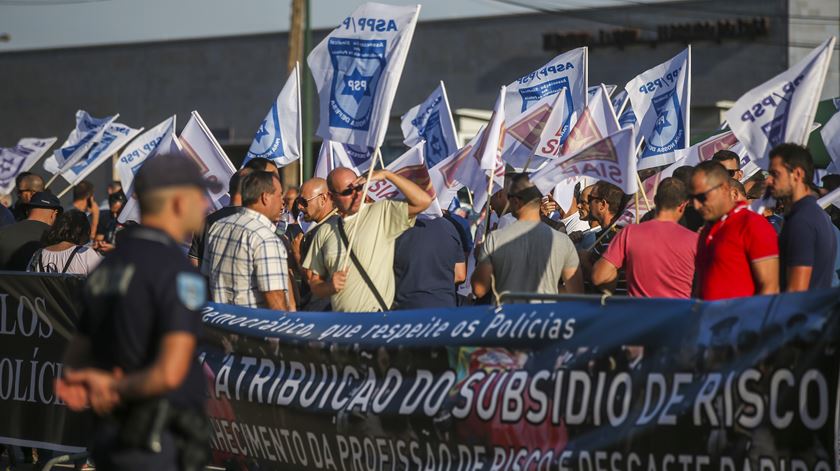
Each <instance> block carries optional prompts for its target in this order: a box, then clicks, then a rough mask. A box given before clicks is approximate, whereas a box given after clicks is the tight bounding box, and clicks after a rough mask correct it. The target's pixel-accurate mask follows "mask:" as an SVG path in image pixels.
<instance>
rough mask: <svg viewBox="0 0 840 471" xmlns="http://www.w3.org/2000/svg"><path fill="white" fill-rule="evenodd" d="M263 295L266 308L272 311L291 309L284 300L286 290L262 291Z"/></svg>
mask: <svg viewBox="0 0 840 471" xmlns="http://www.w3.org/2000/svg"><path fill="white" fill-rule="evenodd" d="M263 296H264V297H265V304H266V305H267V307H268V309H272V310H274V311H291V309H289V304H288V303H287V302H286V290H284V289H278V290H274V291H266V292H264V293H263Z"/></svg>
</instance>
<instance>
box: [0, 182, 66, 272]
mask: <svg viewBox="0 0 840 471" xmlns="http://www.w3.org/2000/svg"><path fill="white" fill-rule="evenodd" d="M26 207H27V209H28V211H29V215H28V216H27V217H26V219H24V220H23V221H20V222H16V223H14V224H12V225H10V226H6V227H4V228H2V229H0V269H2V270H12V271H26V266H27V264H28V263H29V259H31V258H32V254H34V253H35V251H36V250H38V249H40V248H41V247H42V245H41V236H42V235H44V232H47V229H49V228H50V227H51V226H52V225H53V223H54V222H55V218H56V217H58V215H59V214H61V211H62V208H61V203H60V202H59V201H58V198H56V197H55V196H54V195H53V194H52V193H49V192H46V191H41V192H38V193H35V194H34V195H32V198H30V200H29V202H28V203H26Z"/></svg>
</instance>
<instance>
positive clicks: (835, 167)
mask: <svg viewBox="0 0 840 471" xmlns="http://www.w3.org/2000/svg"><path fill="white" fill-rule="evenodd" d="M820 136H822V140H823V143H824V144H825V150H826V151H828V155H829V156H830V157H831V163H830V164H828V168H827V170H828V171H829V172H832V173H840V113H834V116H832V117H831V119H829V120H828V122H827V123H825V125H824V126H823V127H822V129H820Z"/></svg>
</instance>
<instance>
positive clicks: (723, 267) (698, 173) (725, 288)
mask: <svg viewBox="0 0 840 471" xmlns="http://www.w3.org/2000/svg"><path fill="white" fill-rule="evenodd" d="M691 191H692V194H691V195H690V197H691V199H692V201H693V202H694V208H695V209H697V211H698V212H699V213H700V215H701V216H702V217H703V219H704V220H705V221H706V225H705V226H703V229H702V230H701V231H700V238H699V240H698V242H697V262H696V281H695V291H694V294H695V296H696V297H698V298H700V299H704V300H715V299H728V298H738V297H742V296H753V295H756V294H774V293H778V292H779V240H778V237H777V236H776V231H775V230H773V226H772V225H770V223H769V222H767V220H766V219H765V218H764V217H763V216H761V215H760V214H756V213H754V212H752V211H750V210H749V209H748V208H747V204H746V202H744V201H737V202H736V201H735V200H734V199H733V198H732V191H731V187H730V184H729V172H727V171H726V169H725V168H724V167H723V166H722V165H721V164H720V163H718V162H715V161H713V160H709V161H706V162H701V163H700V164H699V165H697V167H696V168H695V169H694V175H692V177H691Z"/></svg>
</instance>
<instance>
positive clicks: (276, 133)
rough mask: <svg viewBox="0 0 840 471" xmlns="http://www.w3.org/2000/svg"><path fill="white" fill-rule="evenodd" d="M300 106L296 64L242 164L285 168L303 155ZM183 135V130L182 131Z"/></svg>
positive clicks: (298, 74) (298, 77) (297, 67)
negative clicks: (258, 162)
mask: <svg viewBox="0 0 840 471" xmlns="http://www.w3.org/2000/svg"><path fill="white" fill-rule="evenodd" d="M302 119H303V118H302V114H301V108H300V64H297V65H295V68H294V69H293V70H292V73H291V74H290V75H289V78H288V80H286V84H285V85H283V89H281V90H280V94H279V95H277V99H276V100H275V101H274V104H273V105H272V106H271V109H270V110H268V114H266V115H265V119H263V120H262V123H261V124H260V128H259V129H258V130H257V133H256V134H255V135H254V141H253V142H252V143H251V147H250V148H248V153H247V154H245V160H244V161H243V162H242V165H243V166H245V164H247V163H248V161H249V160H251V159H253V158H257V157H259V158H263V159H269V160H271V161H273V162H274V163H275V164H277V166H278V167H285V166H286V165H289V164H290V163H292V162H294V161H295V160H297V159H299V158H300V154H301V149H302V148H303V144H302V143H301V139H302V136H303V121H302ZM182 134H183V133H182Z"/></svg>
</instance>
